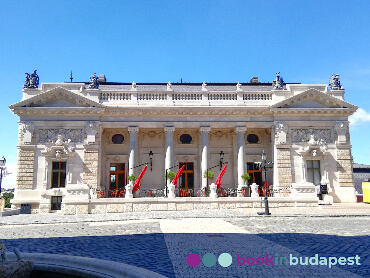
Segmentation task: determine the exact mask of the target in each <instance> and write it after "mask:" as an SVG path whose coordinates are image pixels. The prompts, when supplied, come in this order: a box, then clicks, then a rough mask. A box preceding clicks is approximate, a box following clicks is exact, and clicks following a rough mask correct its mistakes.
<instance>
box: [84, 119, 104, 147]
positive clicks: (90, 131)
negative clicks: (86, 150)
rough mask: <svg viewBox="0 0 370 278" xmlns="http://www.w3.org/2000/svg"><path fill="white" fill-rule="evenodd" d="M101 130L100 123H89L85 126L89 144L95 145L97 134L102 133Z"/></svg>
mask: <svg viewBox="0 0 370 278" xmlns="http://www.w3.org/2000/svg"><path fill="white" fill-rule="evenodd" d="M101 130H102V127H101V126H100V125H99V122H93V121H91V122H88V123H87V125H86V126H85V133H86V137H87V138H86V139H87V144H95V136H96V134H97V133H100V132H101Z"/></svg>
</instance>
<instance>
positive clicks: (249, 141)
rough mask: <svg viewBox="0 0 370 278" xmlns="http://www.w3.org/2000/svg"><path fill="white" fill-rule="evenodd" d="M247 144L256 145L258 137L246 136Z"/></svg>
mask: <svg viewBox="0 0 370 278" xmlns="http://www.w3.org/2000/svg"><path fill="white" fill-rule="evenodd" d="M247 142H248V143H249V144H257V143H258V136H257V135H256V134H249V135H248V136H247Z"/></svg>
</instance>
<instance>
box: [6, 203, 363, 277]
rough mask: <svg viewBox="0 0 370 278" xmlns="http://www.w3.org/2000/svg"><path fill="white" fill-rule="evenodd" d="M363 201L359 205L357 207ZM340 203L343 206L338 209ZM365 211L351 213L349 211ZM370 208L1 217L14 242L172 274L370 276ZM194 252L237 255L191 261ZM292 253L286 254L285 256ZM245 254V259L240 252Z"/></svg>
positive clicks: (25, 249)
mask: <svg viewBox="0 0 370 278" xmlns="http://www.w3.org/2000/svg"><path fill="white" fill-rule="evenodd" d="M356 209H357V208H356ZM338 211H339V210H338ZM351 213H352V215H358V216H343V215H350V214H351ZM366 213H367V212H365V213H364V212H363V211H362V213H360V212H355V213H353V211H351V212H348V211H347V212H346V214H342V216H341V215H340V214H339V213H337V214H335V213H333V212H332V211H331V212H330V213H327V214H326V215H325V214H321V215H319V216H320V217H308V216H310V215H312V214H311V212H310V213H309V214H307V213H306V214H305V215H300V214H297V213H296V214H294V215H292V216H290V217H286V216H282V215H283V214H281V215H275V216H273V217H261V216H256V215H253V214H252V213H249V214H248V213H245V212H242V211H231V210H225V211H190V212H152V213H131V214H128V213H127V214H107V215H79V216H66V215H61V214H42V215H40V214H39V215H19V216H11V217H3V218H2V219H1V218H0V238H2V241H3V242H4V244H5V245H6V247H7V248H8V249H9V250H12V248H14V247H18V248H19V249H20V250H21V251H22V252H30V253H32V252H39V253H50V254H64V255H71V256H84V257H91V258H98V259H103V260H107V261H116V262H123V263H127V264H132V265H135V266H138V267H142V268H146V269H149V270H152V271H155V272H158V273H160V274H162V275H165V276H167V277H247V276H248V277H346V278H349V277H370V237H369V235H370V216H367V214H366ZM190 253H197V254H199V256H200V258H202V257H203V256H204V255H205V254H206V253H212V254H214V255H215V256H216V258H217V257H218V256H219V255H220V254H222V253H229V254H230V255H231V256H232V264H231V265H230V266H229V267H222V266H220V265H219V264H218V263H217V262H216V263H215V265H214V266H212V267H206V266H205V265H204V264H203V263H202V262H200V264H199V266H197V267H190V266H189V265H188V264H187V262H186V258H187V256H188V255H189V254H190ZM237 254H239V256H240V257H244V258H247V257H255V258H256V257H265V256H266V254H269V256H270V257H271V256H273V257H274V258H277V257H288V258H289V256H290V255H291V256H294V257H297V258H299V257H314V256H315V254H318V256H320V257H324V256H325V257H336V258H338V257H354V256H356V255H358V256H359V257H360V260H359V262H360V263H361V265H356V264H354V265H343V266H342V265H339V264H337V265H334V266H332V267H331V268H329V267H328V266H325V265H323V266H320V265H302V266H290V265H288V266H287V265H284V264H283V265H276V264H275V265H271V264H270V265H267V266H266V265H256V264H254V265H247V263H245V264H243V265H238V264H237ZM283 261H284V259H283ZM239 262H242V259H240V260H239Z"/></svg>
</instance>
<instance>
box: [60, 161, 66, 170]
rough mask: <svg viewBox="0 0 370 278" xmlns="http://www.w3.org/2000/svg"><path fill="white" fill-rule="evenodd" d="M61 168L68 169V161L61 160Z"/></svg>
mask: <svg viewBox="0 0 370 278" xmlns="http://www.w3.org/2000/svg"><path fill="white" fill-rule="evenodd" d="M60 169H61V170H66V169H67V162H60Z"/></svg>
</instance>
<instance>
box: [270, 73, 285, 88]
mask: <svg viewBox="0 0 370 278" xmlns="http://www.w3.org/2000/svg"><path fill="white" fill-rule="evenodd" d="M272 86H273V89H274V90H279V89H280V90H281V89H284V79H283V78H282V77H280V72H278V73H276V79H275V80H274V81H273V82H272Z"/></svg>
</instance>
